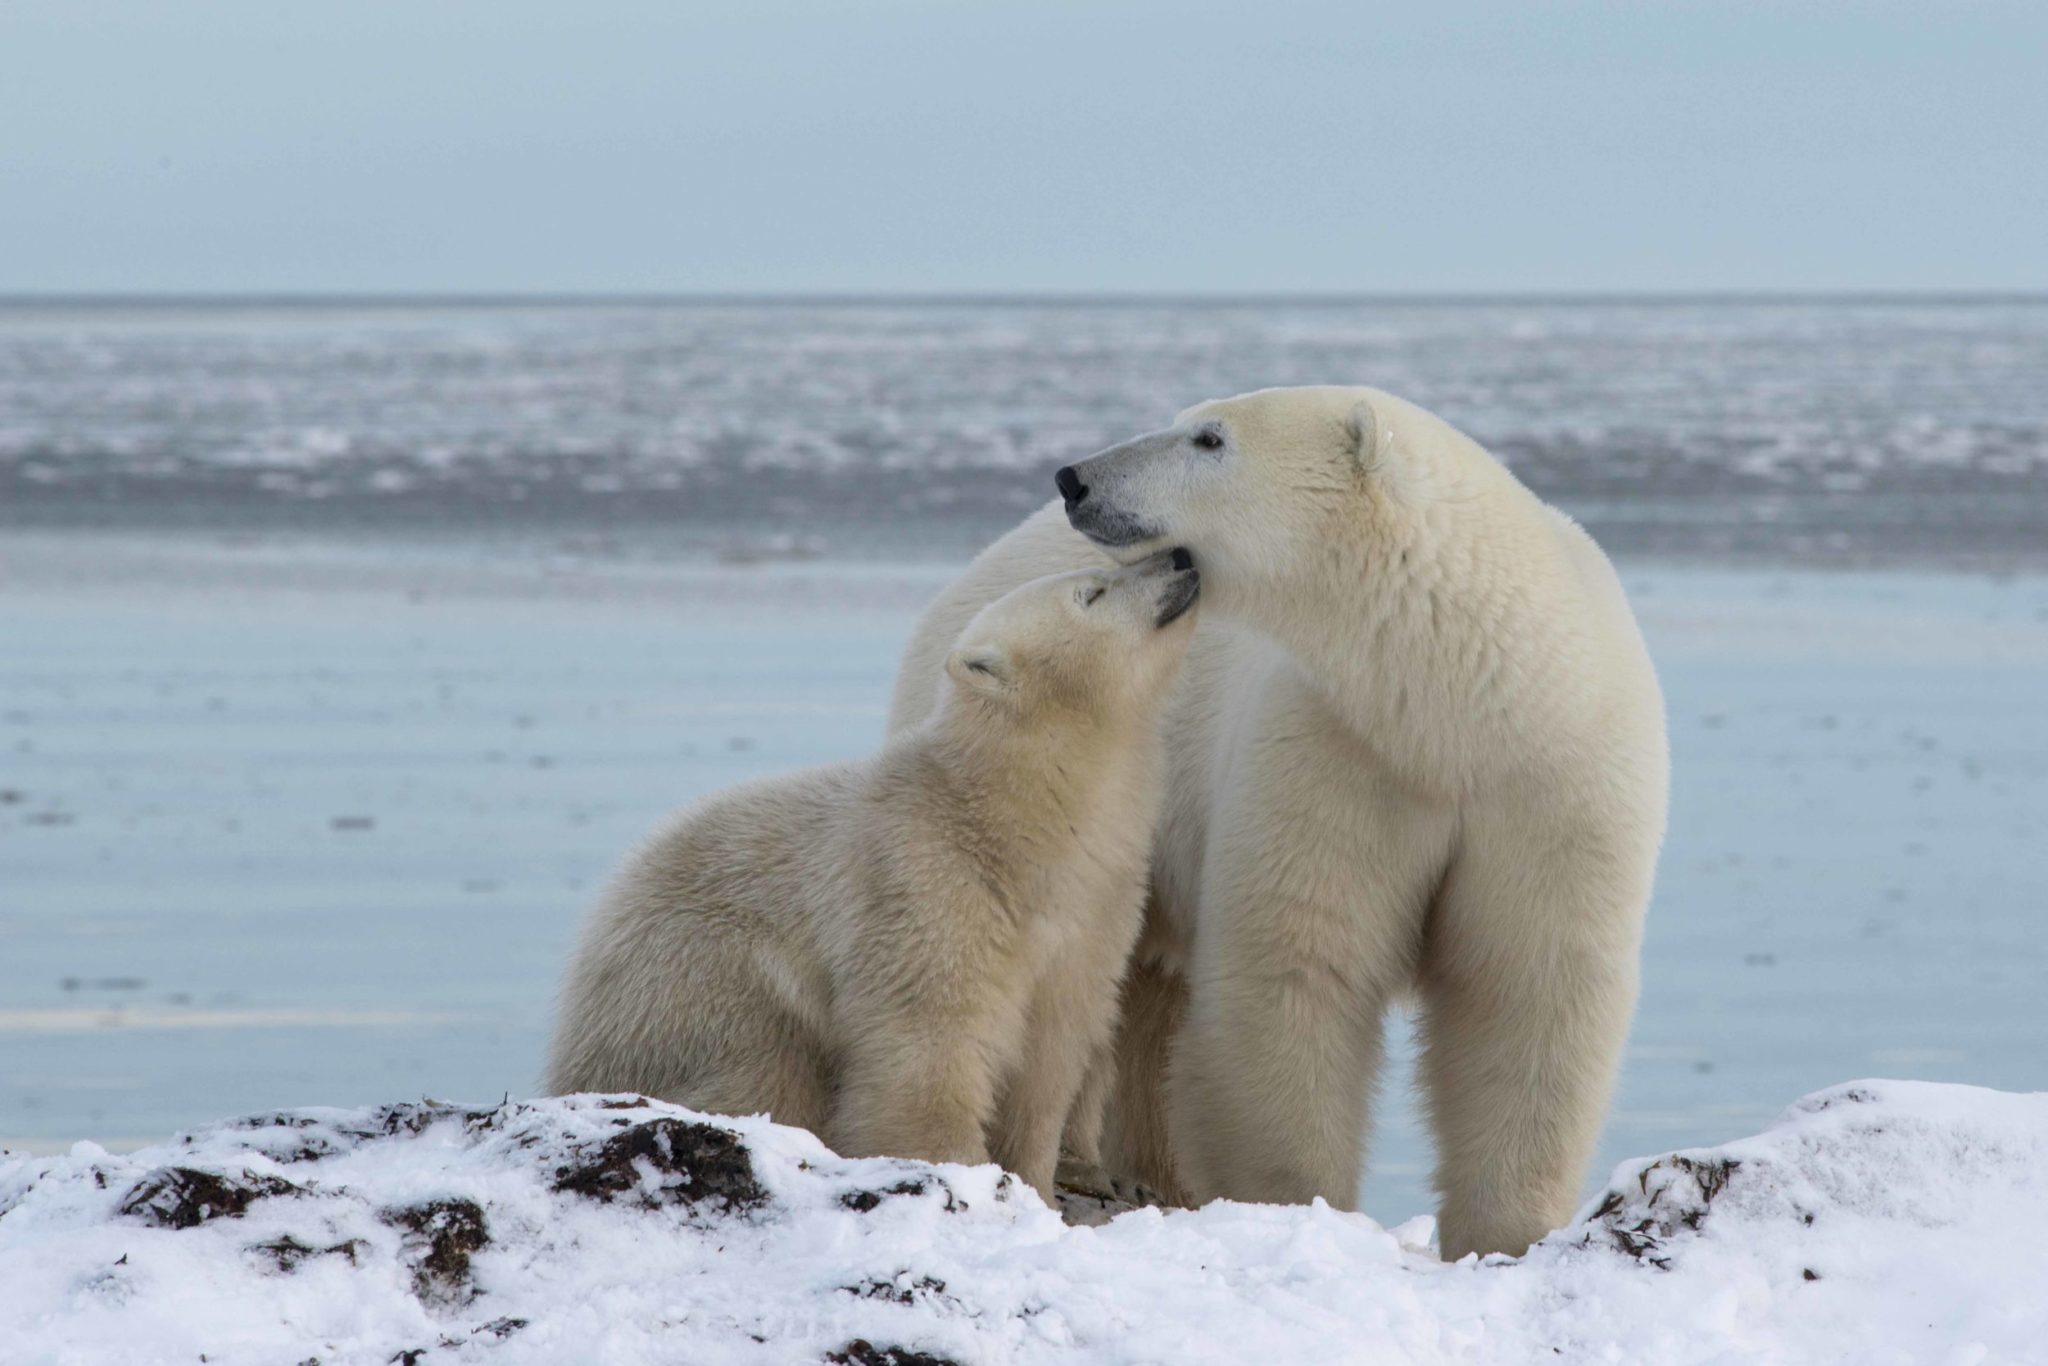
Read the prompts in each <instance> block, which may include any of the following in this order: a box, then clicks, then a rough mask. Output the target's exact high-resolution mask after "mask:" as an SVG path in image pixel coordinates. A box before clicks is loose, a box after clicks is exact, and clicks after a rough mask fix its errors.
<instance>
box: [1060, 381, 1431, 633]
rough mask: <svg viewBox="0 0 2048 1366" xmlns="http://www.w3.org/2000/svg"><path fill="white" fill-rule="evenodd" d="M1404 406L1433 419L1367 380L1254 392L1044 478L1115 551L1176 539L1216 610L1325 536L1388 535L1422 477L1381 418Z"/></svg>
mask: <svg viewBox="0 0 2048 1366" xmlns="http://www.w3.org/2000/svg"><path fill="white" fill-rule="evenodd" d="M1397 410H1398V411H1397ZM1411 414H1413V415H1416V416H1418V417H1420V418H1422V419H1424V420H1426V421H1429V422H1434V419H1429V418H1428V416H1427V415H1426V414H1423V413H1422V412H1421V410H1420V409H1416V408H1412V407H1411V406H1410V405H1407V404H1403V403H1401V402H1400V400H1398V399H1393V398H1391V397H1390V396H1388V395H1386V394H1382V393H1380V392H1378V391H1377V390H1373V389H1357V388H1341V387H1336V386H1327V387H1314V388H1299V389H1264V390H1260V391H1259V392H1257V393H1252V394H1244V395H1241V396H1239V397H1237V398H1226V399H1219V400H1216V401H1215V402H1212V403H1203V404H1199V405H1197V406H1196V407H1193V408H1190V409H1188V410H1187V411H1186V412H1184V413H1182V414H1181V415H1180V416H1179V417H1178V418H1177V419H1175V421H1174V424H1173V425H1172V426H1171V427H1168V428H1166V429H1165V430H1164V431H1157V432H1151V433H1148V434H1147V435H1145V436H1140V437H1135V438H1133V439H1132V440H1129V441H1126V442H1123V443H1122V444H1120V445H1116V446H1112V447H1110V448H1109V449H1108V450H1106V451H1103V452H1102V453H1101V454H1099V455H1096V456H1093V457H1091V458H1089V459H1087V460H1083V461H1081V462H1080V463H1079V464H1075V465H1069V466H1067V467H1066V468H1065V469H1062V470H1061V471H1060V472H1059V473H1058V475H1057V476H1056V482H1057V483H1058V486H1059V491H1060V496H1061V497H1062V498H1063V499H1065V501H1066V505H1067V520H1068V521H1069V522H1070V523H1072V525H1073V527H1074V529H1075V530H1076V531H1079V532H1080V533H1081V534H1082V535H1084V536H1086V537H1088V539H1090V540H1092V541H1094V542H1095V543H1096V544H1097V545H1099V546H1101V547H1102V548H1103V549H1105V550H1107V551H1108V552H1109V553H1110V555H1111V556H1113V557H1115V558H1116V559H1119V560H1129V559H1132V558H1136V557H1140V556H1144V555H1147V554H1150V553H1152V552H1154V551H1156V550H1157V549H1159V548H1160V547H1161V546H1166V545H1185V546H1187V547H1188V548H1189V549H1190V550H1192V551H1193V552H1194V555H1195V560H1196V563H1197V564H1199V565H1200V566H1201V567H1202V570H1203V572H1204V573H1205V574H1206V575H1207V577H1208V586H1209V590H1210V593H1211V595H1212V597H1213V598H1214V602H1215V605H1216V607H1217V609H1218V610H1229V611H1233V612H1234V611H1237V610H1240V609H1242V608H1244V607H1246V606H1248V605H1250V604H1249V603H1248V601H1247V597H1246V594H1247V590H1248V589H1252V588H1255V587H1256V586H1258V585H1261V584H1264V585H1292V584H1297V583H1299V582H1300V576H1301V574H1302V573H1303V572H1304V570H1305V569H1306V568H1307V567H1308V566H1311V565H1314V564H1318V563H1327V562H1328V561H1329V559H1330V554H1331V551H1332V549H1333V546H1335V545H1337V544H1339V543H1350V544H1353V545H1356V544H1359V543H1361V542H1370V541H1372V540H1374V539H1378V540H1380V541H1382V542H1385V541H1388V540H1390V539H1395V538H1397V537H1398V534H1399V531H1400V527H1401V524H1402V519H1403V518H1404V517H1407V516H1409V515H1410V514H1411V513H1412V511H1413V507H1414V504H1415V502H1416V500H1417V499H1418V498H1419V497H1426V496H1428V495H1429V493H1430V491H1431V490H1430V484H1431V482H1432V476H1431V474H1430V472H1429V469H1428V467H1427V464H1426V463H1425V462H1421V461H1418V460H1416V459H1414V458H1412V454H1411V452H1409V451H1408V450H1407V449H1406V445H1407V443H1406V442H1405V441H1403V440H1399V439H1397V437H1396V433H1395V430H1394V427H1393V425H1392V419H1394V418H1395V417H1399V418H1400V419H1401V420H1402V421H1403V423H1404V424H1407V423H1409V422H1410V421H1411V420H1412V419H1411V418H1410V415H1411ZM1436 425H1437V426H1442V425H1443V424H1440V423H1438V424H1436ZM1443 430H1444V431H1445V432H1446V433H1449V432H1450V429H1449V428H1448V427H1443ZM1452 435H1455V434H1454V433H1452ZM1434 444H1435V443H1432V445H1434ZM1345 558H1346V559H1350V558H1352V557H1351V556H1349V555H1346V556H1345ZM1219 594H1220V595H1221V596H1216V595H1219Z"/></svg>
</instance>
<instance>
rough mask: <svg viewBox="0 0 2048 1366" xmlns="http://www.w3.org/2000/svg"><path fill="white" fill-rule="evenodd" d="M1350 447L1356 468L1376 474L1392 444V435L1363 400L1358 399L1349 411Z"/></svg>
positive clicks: (1384, 461)
mask: <svg viewBox="0 0 2048 1366" xmlns="http://www.w3.org/2000/svg"><path fill="white" fill-rule="evenodd" d="M1350 426H1351V447H1352V454H1353V455H1354V457H1355V458H1356V459H1357V461H1358V468H1359V469H1360V470H1362V471H1364V472H1365V473H1367V474H1377V473H1379V472H1380V471H1381V470H1382V468H1383V467H1384V466H1385V465H1386V462H1387V456H1388V454H1389V448H1390V447H1391V445H1392V444H1393V439H1394V438H1393V433H1391V432H1389V431H1388V430H1387V426H1386V424H1385V423H1384V422H1382V421H1380V415H1379V412H1378V411H1377V410H1376V409H1375V408H1374V407H1373V406H1372V404H1371V403H1370V402H1368V401H1367V400H1365V399H1360V400H1358V402H1357V403H1356V404H1354V405H1353V406H1352V409H1351V423H1350Z"/></svg>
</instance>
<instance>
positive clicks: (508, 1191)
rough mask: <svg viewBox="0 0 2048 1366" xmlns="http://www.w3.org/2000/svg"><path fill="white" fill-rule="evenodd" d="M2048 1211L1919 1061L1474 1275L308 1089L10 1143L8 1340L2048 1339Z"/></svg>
mask: <svg viewBox="0 0 2048 1366" xmlns="http://www.w3.org/2000/svg"><path fill="white" fill-rule="evenodd" d="M2044 1227H2048V1095H2032V1096H2016V1095H2006V1094H2002V1093H1999V1092H1994V1091H1983V1090H1977V1089H1973V1088H1969V1087H1960V1086H1937V1085H1931V1084H1924V1083H1910V1082H1865V1083H1859V1084H1857V1085H1853V1086H1844V1087H1838V1088H1836V1089H1834V1090H1831V1091H1826V1092H1822V1093H1820V1094H1818V1095H1814V1096H1810V1097H1808V1098H1807V1099H1805V1100H1803V1101H1801V1102H1800V1103H1798V1104H1797V1105H1795V1106H1793V1107H1792V1109H1791V1110H1790V1111H1788V1112H1787V1113H1786V1115H1785V1116H1784V1118H1783V1119H1782V1120H1781V1121H1780V1122H1779V1123H1778V1124H1777V1125H1776V1126H1775V1127H1774V1128H1772V1129H1771V1130H1770V1131H1769V1132H1768V1133H1765V1134H1763V1135H1762V1136H1760V1137H1757V1138H1752V1139H1747V1140H1744V1141H1742V1142H1739V1143H1733V1144H1729V1145H1727V1146H1725V1147H1722V1148H1716V1149H1702V1150H1696V1151H1693V1152H1689V1153H1683V1154H1675V1155H1670V1156H1665V1157H1660V1158H1656V1159H1653V1160H1644V1161H1638V1162H1632V1163H1627V1164H1624V1165H1623V1166H1622V1167H1621V1168H1620V1169H1619V1170H1618V1171H1617V1172H1616V1173H1615V1177H1614V1180H1613V1183H1612V1185H1611V1187H1610V1188H1609V1190H1608V1191H1607V1192H1606V1193H1605V1194H1604V1195H1603V1196H1601V1197H1600V1198H1598V1199H1596V1200H1594V1201H1593V1202H1591V1203H1590V1204H1589V1205H1588V1207H1587V1209H1586V1210H1585V1211H1584V1212H1583V1213H1582V1215H1581V1216H1580V1218H1579V1219H1578V1220H1577V1221H1576V1222H1574V1223H1573V1224H1572V1225H1571V1226H1570V1227H1568V1228H1566V1229H1563V1230H1561V1231H1560V1232H1558V1233H1556V1234H1554V1235H1553V1236H1552V1237H1550V1238H1549V1239H1548V1240H1546V1241H1545V1242H1544V1243H1542V1244H1541V1245H1539V1246H1538V1247H1536V1248H1535V1249H1533V1250H1532V1251H1531V1252H1530V1254H1529V1255H1528V1256H1527V1257H1525V1258H1523V1259H1521V1260H1520V1261H1509V1260H1507V1259H1504V1258H1495V1259H1492V1260H1490V1261H1487V1262H1475V1261H1471V1260H1467V1261H1466V1262H1464V1263H1461V1264H1459V1265H1455V1266H1445V1265H1443V1264H1442V1263H1439V1262H1438V1261H1436V1260H1435V1258H1434V1257H1433V1256H1431V1255H1430V1253H1429V1252H1428V1251H1427V1249H1426V1248H1423V1247H1419V1246H1415V1245H1413V1242H1412V1241H1404V1240H1403V1239H1402V1238H1399V1237H1397V1236H1396V1235H1395V1234H1393V1233H1389V1232H1387V1231H1385V1230H1383V1229H1381V1228H1380V1227H1379V1226H1378V1225H1376V1224H1374V1223H1373V1222H1372V1221H1371V1220H1369V1219H1366V1218H1365V1217H1363V1216H1361V1215H1347V1214H1340V1213H1337V1212H1335V1211H1333V1210H1330V1209H1327V1208H1324V1207H1321V1206H1316V1207H1312V1208H1277V1207H1267V1206H1247V1205H1227V1204H1218V1205H1212V1206H1210V1207H1209V1208H1207V1209H1203V1210H1196V1211H1178V1212H1172V1213H1163V1212H1161V1211H1158V1210H1150V1209H1146V1210H1138V1211H1135V1212H1132V1213H1129V1214H1125V1215H1123V1216H1122V1217H1120V1218H1117V1219H1116V1220H1114V1221H1113V1222H1111V1223H1109V1224H1107V1225H1106V1226H1104V1227H1101V1228H1072V1227H1068V1226H1067V1225H1066V1224H1065V1223H1063V1222H1062V1221H1061V1219H1060V1218H1059V1216H1058V1215H1057V1214H1055V1213H1054V1212H1053V1211H1051V1210H1049V1209H1047V1208H1046V1207H1045V1206H1044V1205H1043V1204H1041V1203H1040V1202H1039V1200H1038V1198H1037V1197H1036V1196H1035V1195H1034V1194H1033V1193H1032V1192H1031V1191H1030V1190H1029V1189H1027V1188H1025V1187H1023V1186H1021V1185H1019V1184H1017V1183H1016V1182H1014V1181H1013V1180H1011V1179H1010V1178H1008V1177H1006V1176H1004V1175H1003V1174H1002V1173H1001V1172H999V1171H997V1170H996V1169H995V1168H993V1167H971V1168H970V1167H957V1166H942V1167H931V1166H926V1165H923V1164H920V1163H913V1162H899V1161H892V1160H886V1159H874V1160H863V1161H855V1160H848V1159H842V1158H839V1157H836V1156H834V1155H833V1154H832V1153H830V1152H828V1151H827V1150H826V1149H825V1148H823V1147H822V1146H821V1145H820V1144H819V1143H818V1142H817V1141H816V1140H815V1139H813V1138H812V1137H811V1136H810V1135H808V1134H806V1133H803V1132H801V1131H798V1130H793V1129H785V1128H781V1127H778V1126H776V1125H773V1124H769V1123H767V1122H765V1121H762V1120H758V1119H738V1120H735V1119H725V1118H708V1117H706V1116H702V1115H698V1114H694V1113H692V1112H690V1111H687V1110H682V1109H679V1108H677V1107H675V1106H670V1105H662V1104H658V1103H653V1102H645V1101H640V1100H638V1099H634V1098H613V1099H603V1098H598V1097H577V1098H573V1099H569V1100H548V1101H538V1102H532V1103H511V1104H505V1105H500V1106H497V1107H492V1108H481V1109H464V1108H458V1107H453V1106H443V1105H400V1106H392V1107H389V1108H385V1109H378V1110H298V1111H290V1112H285V1113H280V1114H273V1115H263V1116H258V1117H254V1118H250V1119H244V1120H237V1121H234V1122H231V1123H227V1124H223V1125H219V1126H217V1127H214V1128H211V1129H208V1130H205V1131H203V1132H201V1133H197V1134H194V1135H191V1136H189V1137H186V1138H183V1139H180V1140H178V1141H177V1142H176V1143H173V1144H169V1145H166V1146H164V1147H160V1148H154V1149H149V1150H146V1151H143V1152H139V1153H136V1154H133V1155H132V1156H127V1157H114V1156H110V1155H108V1154H106V1153H104V1152H102V1151H100V1150H98V1149H97V1148H94V1147H92V1146H91V1145H89V1144H81V1145H79V1146H78V1148H77V1149H76V1150H74V1152H73V1153H72V1154H71V1155H70V1156H68V1157H63V1158H23V1157H0V1359H4V1360H5V1361H7V1362H8V1363H10V1366H12V1364H13V1363H28V1362H64V1361H78V1362H102V1361H123V1362H155V1361H165V1362H181V1363H189V1362H198V1361H207V1362H229V1363H233V1362H263V1363H277V1362H285V1363H290V1362H303V1361H307V1360H309V1359H317V1360H319V1361H320V1362H323V1363H326V1364H327V1366H335V1363H343V1362H348V1363H353V1362H364V1363H372V1362H374V1363H380V1366H381V1363H387V1362H401V1363H431V1362H436V1361H447V1362H460V1361H488V1362H493V1363H505V1364H506V1366H511V1364H512V1363H518V1362H551V1363H552V1362H584V1361H587V1362H599V1361H604V1362H626V1361H687V1362H695V1363H716V1362H805V1361H811V1362H849V1363H898V1364H899V1366H925V1364H928V1363H934V1362H955V1363H963V1364H964V1363H979V1362H998V1361H1000V1362H1010V1361H1022V1362H1032V1361H1173V1362H1195V1361H1215V1362H1241V1361H1246V1360H1255V1359H1256V1360H1265V1361H1272V1362H1302V1361H1336V1360H1370V1361H1453V1360H1456V1361H1472V1360H1478V1361H1536V1360H1541V1361H1559V1360H1563V1361H1580V1360H1587V1359H1604V1360H1616V1361H1636V1362H1650V1361H1655V1362H1689V1361H1730V1360H1743V1361H1747V1360H1770V1361H1844V1360H1847V1361H1871V1362H1878V1361H1958V1362H1988V1361H2004V1360H2015V1361H2019V1360H2032V1361H2038V1360H2042V1359H2044V1357H2048V1291H2044V1287H2048V1254H2044V1253H2043V1251H2042V1250H2041V1248H2042V1243H2043V1239H2042V1236H2041V1230H2042V1229H2043V1228H2044ZM1404 1231H1406V1230H1404Z"/></svg>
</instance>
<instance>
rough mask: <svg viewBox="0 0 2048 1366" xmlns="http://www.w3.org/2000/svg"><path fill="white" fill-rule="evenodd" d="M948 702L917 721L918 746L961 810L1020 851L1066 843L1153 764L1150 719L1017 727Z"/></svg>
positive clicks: (1097, 822) (981, 835)
mask: <svg viewBox="0 0 2048 1366" xmlns="http://www.w3.org/2000/svg"><path fill="white" fill-rule="evenodd" d="M975 710H976V709H975V708H971V707H958V708H954V707H948V708H946V709H945V710H944V711H942V712H941V713H940V714H939V715H938V716H936V717H934V718H933V719H932V721H931V722H930V723H929V724H928V725H927V726H926V727H924V728H923V731H922V733H921V734H920V735H919V737H918V747H919V749H920V751H921V754H922V756H923V759H924V761H925V762H927V763H929V764H931V765H933V766H935V767H936V768H937V769H938V770H940V771H941V772H942V773H943V774H944V779H945V781H944V784H943V786H944V790H945V791H946V792H947V793H948V797H949V800H950V801H951V802H952V803H954V805H955V807H956V810H957V812H958V814H959V815H960V816H961V817H962V818H963V819H964V820H965V821H966V822H968V823H969V824H971V825H972V826H973V827H974V828H975V830H976V832H977V838H978V839H980V840H982V841H984V842H985V843H988V844H990V845H1003V846H1008V847H1010V848H1011V849H1012V851H1013V852H1014V853H1016V854H1017V855H1018V856H1019V857H1029V856H1030V855H1031V853H1032V851H1033V850H1036V849H1041V848H1047V847H1057V848H1063V849H1065V848H1071V847H1072V845H1073V842H1074V841H1075V840H1077V839H1079V840H1081V841H1082V842H1084V843H1086V842H1087V841H1088V840H1089V839H1091V838H1092V837H1093V833H1094V832H1096V831H1098V830H1101V829H1102V828H1103V820H1104V817H1103V813H1102V812H1101V810H1100V808H1101V807H1102V806H1103V805H1104V804H1105V803H1106V802H1107V803H1111V804H1113V803H1114V802H1115V801H1116V800H1117V796H1118V794H1119V793H1121V792H1122V790H1123V789H1124V788H1126V787H1129V786H1131V785H1132V784H1133V782H1134V781H1135V780H1138V779H1140V778H1142V776H1143V774H1144V773H1145V772H1146V771H1147V770H1146V765H1147V764H1148V763H1156V760H1157V749H1158V737H1157V733H1156V727H1150V726H1147V727H1130V726H1126V725H1123V724H1121V723H1120V722H1118V721H1116V720H1112V719H1110V718H1106V717H1102V716H1079V715H1076V716H1068V717H1062V718H1060V720H1059V721H1058V722H1057V723H1053V724H1046V725H1041V726H1035V727H1032V726H1021V725H1018V724H1017V723H1016V722H1015V721H1014V719H1013V718H1011V717H1008V716H1005V715H1000V714H991V715H988V716H979V715H974V714H972V713H973V712H974V711H975Z"/></svg>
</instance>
